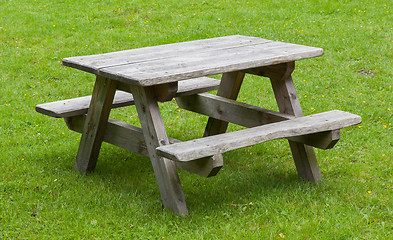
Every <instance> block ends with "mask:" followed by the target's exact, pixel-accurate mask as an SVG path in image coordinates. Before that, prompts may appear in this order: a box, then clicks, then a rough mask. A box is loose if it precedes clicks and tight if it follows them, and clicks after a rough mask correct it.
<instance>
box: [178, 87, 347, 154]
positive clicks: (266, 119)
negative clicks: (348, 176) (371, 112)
mask: <svg viewBox="0 0 393 240" xmlns="http://www.w3.org/2000/svg"><path fill="white" fill-rule="evenodd" d="M176 101H177V104H178V105H179V107H180V108H183V109H186V110H189V111H193V112H196V113H200V114H204V115H207V116H209V117H212V118H214V119H218V120H222V121H226V122H230V123H234V124H238V125H240V126H243V127H248V128H250V127H256V126H261V125H264V124H269V123H273V122H280V121H284V120H289V119H293V118H294V116H293V115H289V114H285V113H280V112H276V111H272V110H268V109H265V108H261V107H257V106H252V105H249V104H246V103H242V102H237V101H235V100H231V99H227V98H223V97H220V96H215V95H212V94H208V93H200V94H195V95H190V96H183V97H178V98H176ZM339 139H340V131H339V130H337V131H333V132H325V133H317V134H312V135H307V136H298V137H293V138H289V140H291V141H295V142H299V143H304V144H306V145H309V146H313V147H317V148H320V149H329V148H332V147H333V146H334V145H335V144H336V143H337V142H338V140H339Z"/></svg>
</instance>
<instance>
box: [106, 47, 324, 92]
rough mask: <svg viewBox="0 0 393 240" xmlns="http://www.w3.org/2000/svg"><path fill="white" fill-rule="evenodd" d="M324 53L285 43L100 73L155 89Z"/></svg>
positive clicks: (140, 64)
mask: <svg viewBox="0 0 393 240" xmlns="http://www.w3.org/2000/svg"><path fill="white" fill-rule="evenodd" d="M322 54H323V50H322V49H319V48H311V47H306V46H300V45H295V44H287V43H281V42H274V43H267V44H262V45H252V46H244V47H238V48H231V49H220V50H217V51H211V52H200V53H193V54H190V55H180V56H176V57H171V58H167V59H159V60H153V61H148V62H143V63H135V64H125V65H121V66H115V67H106V68H102V69H100V70H99V74H100V75H102V76H105V77H108V78H111V79H115V80H118V81H123V82H126V83H130V84H134V85H141V86H151V85H155V84H162V83H167V82H174V81H179V80H183V79H188V78H195V77H201V76H208V75H214V74H219V73H223V72H233V71H238V70H242V69H248V68H255V67H260V66H267V65H272V64H278V63H285V62H291V61H296V60H300V59H305V58H311V57H316V56H321V55H322Z"/></svg>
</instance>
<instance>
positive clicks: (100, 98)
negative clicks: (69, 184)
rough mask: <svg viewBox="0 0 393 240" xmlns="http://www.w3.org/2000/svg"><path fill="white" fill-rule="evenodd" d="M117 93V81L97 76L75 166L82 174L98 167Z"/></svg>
mask: <svg viewBox="0 0 393 240" xmlns="http://www.w3.org/2000/svg"><path fill="white" fill-rule="evenodd" d="M115 91H116V82H115V81H112V80H109V79H105V78H102V77H100V76H97V79H96V83H95V85H94V90H93V95H92V100H91V103H90V107H89V111H88V112H87V117H86V121H85V125H84V128H83V132H82V137H81V140H80V143H79V148H78V154H77V156H76V160H75V165H74V168H75V170H78V171H79V172H81V173H86V172H91V171H93V170H94V168H95V166H96V163H97V158H98V154H99V152H100V148H101V143H102V139H103V137H104V132H105V127H106V123H107V121H108V117H109V113H110V110H111V105H112V101H113V97H114V95H115Z"/></svg>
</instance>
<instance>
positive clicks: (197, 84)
mask: <svg viewBox="0 0 393 240" xmlns="http://www.w3.org/2000/svg"><path fill="white" fill-rule="evenodd" d="M219 84H220V80H217V79H214V78H208V77H201V78H194V79H188V80H184V81H180V82H179V83H178V91H177V92H176V95H175V96H187V95H190V94H196V93H201V92H207V91H212V90H216V89H217V88H218V86H219ZM118 85H120V86H118V87H117V88H119V89H122V90H127V91H129V86H128V85H127V86H122V84H121V83H118ZM90 101H91V96H84V97H79V98H72V99H67V100H62V101H56V102H50V103H43V104H39V105H37V106H36V111H37V112H39V113H42V114H45V115H48V116H50V117H56V118H65V117H72V116H77V115H82V114H86V113H87V110H88V109H89V106H90ZM129 105H134V98H133V96H132V94H130V93H127V92H123V91H116V95H115V97H114V100H113V103H112V108H118V107H125V106H129Z"/></svg>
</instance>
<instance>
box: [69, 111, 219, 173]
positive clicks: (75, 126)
mask: <svg viewBox="0 0 393 240" xmlns="http://www.w3.org/2000/svg"><path fill="white" fill-rule="evenodd" d="M85 120H86V115H79V116H74V117H68V118H65V121H66V123H67V126H68V128H69V129H70V130H72V131H75V132H79V133H82V131H83V126H84V123H85ZM168 139H169V143H171V144H173V143H179V142H180V141H179V140H177V139H174V138H168ZM103 141H104V142H107V143H110V144H113V145H115V146H118V147H121V148H124V149H126V150H129V151H132V152H135V153H139V154H142V155H144V156H148V155H149V153H148V151H147V147H146V144H145V139H144V136H143V133H142V129H141V128H138V127H135V126H133V125H130V124H127V123H124V122H120V121H117V120H114V119H109V120H108V123H107V125H106V128H105V134H104V138H103ZM176 167H177V168H180V169H183V170H185V171H188V172H191V173H194V174H197V175H199V176H202V177H212V176H215V175H216V174H217V173H218V171H219V169H220V168H221V167H222V165H219V164H217V162H215V161H210V160H209V159H208V158H203V159H197V160H195V161H192V162H176Z"/></svg>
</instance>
